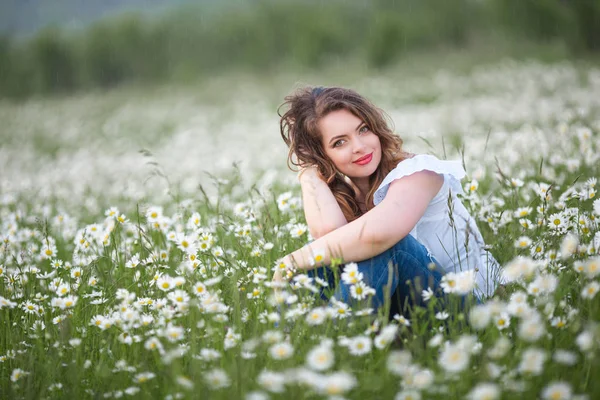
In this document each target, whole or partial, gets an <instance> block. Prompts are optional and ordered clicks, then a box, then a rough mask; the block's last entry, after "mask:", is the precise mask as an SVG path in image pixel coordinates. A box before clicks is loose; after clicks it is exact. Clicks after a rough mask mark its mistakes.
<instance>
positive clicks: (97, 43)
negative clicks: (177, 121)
mask: <svg viewBox="0 0 600 400" xmlns="http://www.w3.org/2000/svg"><path fill="white" fill-rule="evenodd" d="M440 50H442V51H448V50H450V51H463V50H467V51H470V52H475V53H477V52H479V53H481V54H487V55H490V54H491V55H494V56H495V57H503V56H511V57H529V56H534V57H538V58H539V57H541V58H544V57H546V58H552V59H557V58H558V59H560V58H574V57H576V58H590V57H591V58H593V59H597V56H598V53H600V1H599V0H374V1H366V0H365V1H342V0H328V1H316V0H277V1H275V0H246V1H241V0H221V1H214V0H203V1H194V2H192V1H186V0H172V1H168V2H167V1H158V0H106V1H97V0H79V1H77V0H55V1H44V0H29V1H20V0H4V1H3V2H1V3H0V97H3V98H11V99H22V98H27V97H30V96H32V95H48V94H57V93H58V94H60V93H62V94H64V93H70V92H75V91H82V90H89V89H97V88H109V87H114V86H117V85H123V84H144V85H145V84H159V83H165V82H182V81H183V82H185V81H189V80H198V79H211V78H212V77H214V76H215V75H216V74H222V73H224V72H227V71H248V72H250V73H252V74H263V75H264V74H268V73H269V71H272V70H274V69H277V68H308V69H320V68H323V67H324V66H327V65H331V64H336V65H337V66H338V67H339V66H340V65H343V64H344V63H349V64H351V63H352V62H354V63H356V62H359V63H361V64H364V65H365V66H367V67H368V68H373V69H374V70H377V69H382V68H386V67H387V66H389V65H394V63H397V62H401V61H402V60H406V59H409V58H411V56H412V55H415V54H420V53H423V52H436V51H440Z"/></svg>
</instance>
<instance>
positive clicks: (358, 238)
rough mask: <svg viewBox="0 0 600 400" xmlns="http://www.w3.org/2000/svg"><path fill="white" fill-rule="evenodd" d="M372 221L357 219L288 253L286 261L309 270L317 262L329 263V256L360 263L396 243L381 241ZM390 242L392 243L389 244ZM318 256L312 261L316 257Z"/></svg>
mask: <svg viewBox="0 0 600 400" xmlns="http://www.w3.org/2000/svg"><path fill="white" fill-rule="evenodd" d="M376 231H377V226H376V224H375V223H373V221H372V220H366V219H361V218H359V219H356V220H354V221H352V222H350V223H347V224H346V225H344V226H342V227H340V228H338V229H336V230H334V231H332V232H330V233H328V234H326V235H324V236H322V237H320V238H318V239H316V240H314V241H313V242H311V243H310V244H307V245H305V246H304V247H302V248H300V249H298V250H296V251H294V252H292V253H290V254H288V255H287V256H286V257H285V262H286V263H287V264H288V265H292V266H294V267H295V268H297V269H298V270H310V269H313V268H315V267H317V266H318V265H330V264H331V261H332V258H334V257H335V258H341V259H343V261H344V262H359V261H363V260H366V259H368V258H371V257H374V256H376V255H378V254H381V253H382V252H384V251H385V250H387V249H389V248H390V247H391V246H392V245H393V244H394V243H395V242H394V241H393V240H380V236H379V235H378V234H377V233H376ZM392 242H393V243H392ZM317 255H319V257H318V262H317V263H316V264H315V261H314V259H315V256H317Z"/></svg>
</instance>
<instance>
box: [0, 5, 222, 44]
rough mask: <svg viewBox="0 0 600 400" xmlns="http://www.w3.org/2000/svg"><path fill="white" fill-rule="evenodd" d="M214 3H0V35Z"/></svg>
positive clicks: (76, 26)
mask: <svg viewBox="0 0 600 400" xmlns="http://www.w3.org/2000/svg"><path fill="white" fill-rule="evenodd" d="M217 2H218V0H196V1H193V0H0V33H4V34H7V33H8V34H11V35H14V36H27V35H30V34H32V33H35V32H36V31H37V30H39V29H41V28H44V27H46V26H48V25H58V26H63V27H66V28H78V27H81V26H85V25H87V24H89V23H90V22H93V21H95V20H97V19H100V18H103V17H107V16H109V15H115V14H119V13H122V12H125V11H139V12H144V13H145V12H149V13H159V12H162V11H165V10H167V9H170V8H174V7H177V6H181V5H183V4H197V3H217Z"/></svg>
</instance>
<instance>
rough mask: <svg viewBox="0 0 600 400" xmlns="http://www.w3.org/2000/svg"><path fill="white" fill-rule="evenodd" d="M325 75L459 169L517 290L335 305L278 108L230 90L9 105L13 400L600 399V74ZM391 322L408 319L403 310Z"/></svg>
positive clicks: (580, 70)
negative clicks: (305, 251)
mask: <svg viewBox="0 0 600 400" xmlns="http://www.w3.org/2000/svg"><path fill="white" fill-rule="evenodd" d="M338 72H339V71H335V70H333V71H324V72H323V75H306V76H304V77H303V82H307V83H311V84H321V83H326V84H332V83H335V84H344V85H348V86H350V87H352V88H354V89H356V90H357V91H359V92H360V93H362V94H364V95H366V96H367V97H368V98H370V99H371V100H372V101H373V102H374V103H375V104H377V105H378V106H379V107H381V108H382V109H384V110H386V111H387V113H388V114H389V116H390V118H391V119H392V120H393V122H394V125H395V131H396V132H397V134H399V135H400V136H401V137H402V138H403V139H404V142H405V147H406V149H408V150H409V151H412V152H416V153H432V154H435V155H437V156H438V157H440V158H446V159H460V160H462V162H463V164H464V166H465V169H466V170H467V173H468V179H465V180H464V181H463V184H464V189H465V194H464V195H463V196H462V200H463V202H464V204H465V205H466V206H467V208H468V209H470V210H471V212H472V214H473V215H474V216H476V219H477V221H478V225H479V227H480V229H481V231H482V233H483V235H484V237H485V239H486V242H487V243H488V244H489V246H490V251H491V252H492V254H493V255H494V256H495V257H496V258H497V259H498V261H499V262H500V263H501V264H502V265H503V267H504V278H505V279H506V281H507V282H508V283H507V287H506V292H505V293H501V294H498V295H497V296H496V297H494V298H491V299H487V300H486V301H485V302H483V303H482V304H478V305H476V306H473V307H472V308H470V309H468V310H466V311H464V312H463V311H461V310H459V309H458V307H457V304H458V301H459V299H458V297H459V296H458V294H457V293H455V290H453V289H452V287H455V286H461V285H463V284H464V282H462V281H461V280H463V279H464V277H462V276H461V275H452V276H448V277H447V278H446V283H447V285H446V287H447V288H448V289H447V291H448V296H449V298H450V300H451V301H450V304H449V306H448V309H447V310H446V311H441V312H436V311H433V309H434V308H435V306H436V301H437V299H436V298H435V297H434V298H431V299H430V300H429V301H428V303H427V308H418V309H414V310H412V312H410V313H406V314H405V315H399V314H398V315H391V316H390V315H386V310H387V309H388V307H386V309H385V310H380V312H378V313H375V312H374V311H373V309H372V308H370V304H369V299H368V298H366V299H363V300H357V301H356V302H355V303H354V304H352V305H348V304H345V303H341V302H335V301H332V302H329V303H326V302H322V301H321V300H320V299H319V297H318V296H317V295H316V294H315V292H316V291H318V289H319V286H320V285H322V282H319V281H316V280H312V279H310V278H308V277H306V276H304V275H302V274H299V275H297V276H296V277H294V278H293V279H292V280H291V282H290V284H288V285H286V286H285V287H284V288H282V289H281V290H278V291H276V290H275V288H274V287H273V284H272V283H271V277H272V275H273V271H274V270H275V268H277V265H278V264H277V261H278V260H279V259H280V258H281V257H282V256H284V255H285V254H287V253H289V252H291V251H293V250H295V249H297V248H298V247H300V246H302V245H303V244H305V243H307V241H308V240H310V235H309V233H308V230H307V226H306V225H305V221H304V216H303V213H302V202H301V198H300V190H299V184H298V183H297V180H296V177H295V174H294V173H293V172H291V171H289V170H288V169H287V168H286V165H285V160H286V155H287V150H286V148H285V145H284V143H283V141H282V140H281V138H280V135H279V127H278V116H277V113H276V109H277V106H278V104H279V103H281V101H282V99H283V96H284V95H286V94H287V93H288V92H290V91H291V90H292V89H293V87H294V85H295V84H296V83H295V82H298V79H293V78H291V77H290V76H289V75H285V74H280V75H276V76H270V77H263V78H255V79H253V78H250V77H248V76H243V75H241V76H228V77H226V78H223V77H222V78H215V80H214V81H211V82H205V83H203V84H202V85H201V86H187V87H184V86H176V85H172V86H162V87H157V88H154V89H149V88H139V87H121V88H117V89H114V90H111V91H107V92H101V91H91V92H87V93H80V94H75V95H72V96H68V97H54V98H31V99H29V100H27V101H24V102H21V103H10V102H2V103H0V120H1V121H2V125H3V126H2V131H1V132H0V134H1V135H2V136H1V140H2V146H1V147H0V169H1V171H2V174H1V178H0V226H1V230H0V320H1V323H0V398H6V399H55V398H56V399H58V398H94V399H98V398H142V399H143V398H162V399H178V398H182V399H188V398H190V399H191V398H210V399H220V398H222V399H231V398H246V399H269V398H273V399H276V398H287V399H304V398H330V399H342V398H353V399H359V398H371V397H374V398H394V399H398V400H400V399H405V400H408V399H412V400H415V399H448V398H452V399H454V398H468V399H474V400H475V399H488V400H490V399H513V398H523V399H530V398H541V399H549V400H550V399H551V400H560V399H580V400H583V399H590V400H591V399H594V398H598V397H599V396H600V382H599V381H597V380H596V379H595V378H597V377H598V376H599V374H600V361H599V358H598V351H599V349H600V325H599V322H600V295H599V294H598V291H599V290H600V229H599V218H600V200H599V199H598V195H597V191H598V178H599V177H600V97H599V96H598V93H600V68H598V67H597V66H594V65H589V64H585V63H572V62H568V61H563V62H556V63H552V64H543V63H539V62H535V61H513V60H504V61H501V62H495V63H488V64H483V65H480V66H476V67H472V68H468V69H465V70H460V69H442V68H439V69H436V70H435V72H432V73H430V72H429V71H428V72H419V71H417V70H411V71H408V70H403V69H402V68H399V67H398V68H389V69H387V70H385V71H383V72H381V73H380V74H372V73H371V74H368V75H367V74H361V73H360V71H359V72H355V73H353V72H351V71H350V72H349V71H344V72H346V73H345V74H344V75H343V77H342V75H341V74H338ZM388 306H389V305H388Z"/></svg>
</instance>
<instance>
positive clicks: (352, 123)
mask: <svg viewBox="0 0 600 400" xmlns="http://www.w3.org/2000/svg"><path fill="white" fill-rule="evenodd" d="M361 122H362V120H361V119H360V118H358V117H357V116H356V115H354V114H352V113H351V112H350V111H348V110H346V109H341V110H336V111H332V112H330V113H329V114H327V115H326V116H324V117H323V118H321V119H320V120H319V121H318V123H317V126H318V127H319V131H320V132H321V136H322V139H323V140H324V141H327V140H328V139H330V138H333V137H334V136H339V135H350V134H352V132H354V131H355V130H356V128H357V127H358V125H359V124H360V123H361Z"/></svg>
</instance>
